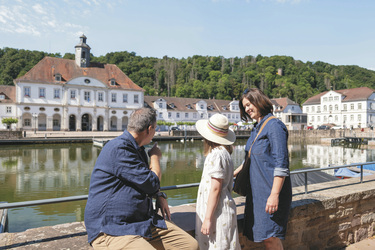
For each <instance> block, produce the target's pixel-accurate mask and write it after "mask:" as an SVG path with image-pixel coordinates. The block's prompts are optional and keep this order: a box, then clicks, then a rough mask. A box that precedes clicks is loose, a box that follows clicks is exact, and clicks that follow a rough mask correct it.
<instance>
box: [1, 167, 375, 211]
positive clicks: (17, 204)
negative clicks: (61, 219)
mask: <svg viewBox="0 0 375 250" xmlns="http://www.w3.org/2000/svg"><path fill="white" fill-rule="evenodd" d="M370 164H375V162H366V163H352V164H349V165H341V166H332V167H326V168H313V169H304V170H294V171H291V172H290V174H291V175H292V174H303V173H304V174H305V193H307V186H308V183H307V174H308V173H310V172H317V171H323V170H331V169H339V168H345V167H356V166H361V172H360V173H361V176H360V177H361V178H360V183H362V182H363V166H364V165H370ZM197 186H199V182H197V183H190V184H180V185H173V186H165V187H161V188H160V190H162V191H166V190H174V189H181V188H191V187H197ZM87 198H88V195H78V196H68V197H61V198H53V199H43V200H34V201H20V202H13V203H0V209H9V208H18V207H28V206H36V205H46V204H53V203H60V202H70V201H80V200H87Z"/></svg>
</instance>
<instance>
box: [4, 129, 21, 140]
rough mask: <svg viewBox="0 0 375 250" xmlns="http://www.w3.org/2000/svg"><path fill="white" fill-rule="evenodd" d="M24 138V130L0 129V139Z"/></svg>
mask: <svg viewBox="0 0 375 250" xmlns="http://www.w3.org/2000/svg"><path fill="white" fill-rule="evenodd" d="M21 138H22V131H5V130H2V131H0V140H7V139H11V140H14V139H21Z"/></svg>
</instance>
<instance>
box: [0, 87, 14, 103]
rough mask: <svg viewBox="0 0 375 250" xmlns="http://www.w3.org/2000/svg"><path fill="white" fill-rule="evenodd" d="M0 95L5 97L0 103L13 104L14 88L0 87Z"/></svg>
mask: <svg viewBox="0 0 375 250" xmlns="http://www.w3.org/2000/svg"><path fill="white" fill-rule="evenodd" d="M0 95H5V99H3V100H0V103H15V101H16V87H15V86H8V85H0Z"/></svg>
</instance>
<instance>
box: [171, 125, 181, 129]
mask: <svg viewBox="0 0 375 250" xmlns="http://www.w3.org/2000/svg"><path fill="white" fill-rule="evenodd" d="M171 130H180V129H179V128H178V127H177V126H172V127H171Z"/></svg>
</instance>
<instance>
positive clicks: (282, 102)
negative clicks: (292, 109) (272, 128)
mask: <svg viewBox="0 0 375 250" xmlns="http://www.w3.org/2000/svg"><path fill="white" fill-rule="evenodd" d="M271 102H272V104H274V105H275V106H276V107H281V109H276V110H275V112H282V111H284V109H285V108H286V107H287V106H288V105H298V103H296V102H293V101H292V100H290V99H289V98H288V97H283V98H274V99H271ZM298 106H299V105H298Z"/></svg>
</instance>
